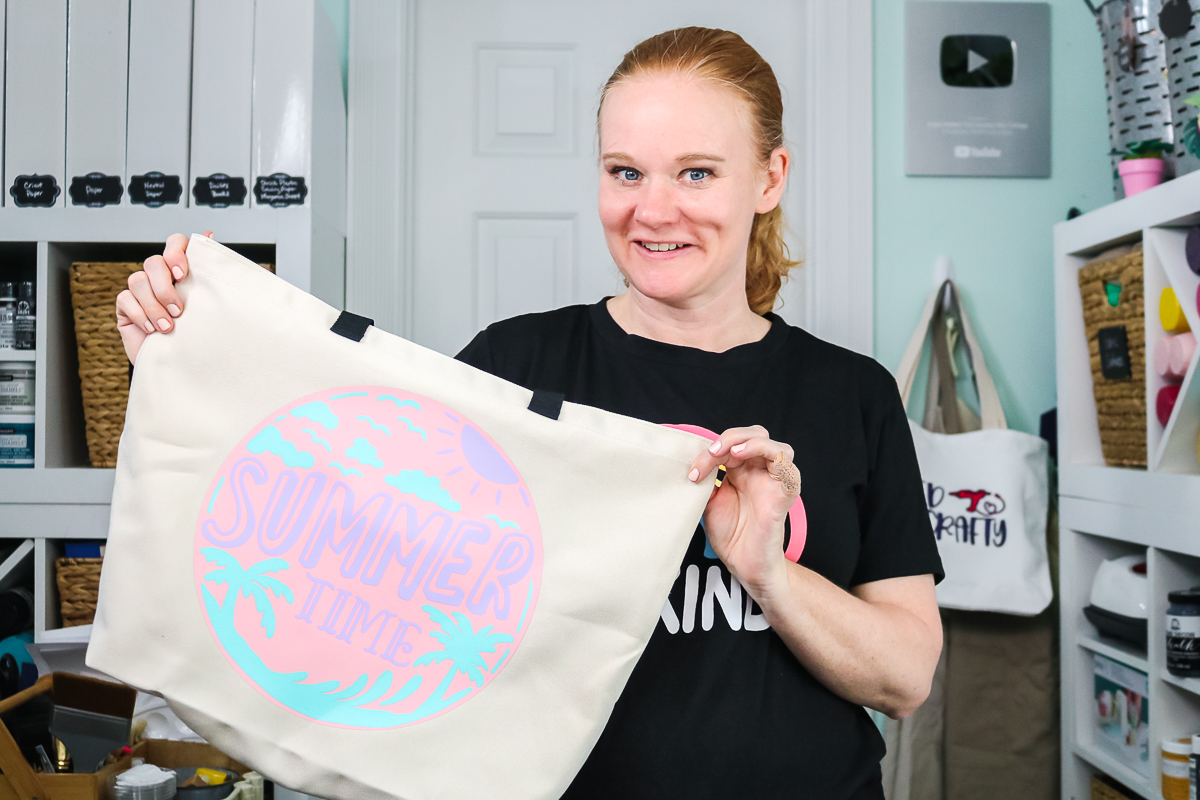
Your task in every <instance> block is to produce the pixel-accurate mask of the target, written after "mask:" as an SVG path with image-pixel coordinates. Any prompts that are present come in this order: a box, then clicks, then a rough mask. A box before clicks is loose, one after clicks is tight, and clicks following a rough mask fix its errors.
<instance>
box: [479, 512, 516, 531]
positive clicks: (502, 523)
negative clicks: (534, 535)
mask: <svg viewBox="0 0 1200 800" xmlns="http://www.w3.org/2000/svg"><path fill="white" fill-rule="evenodd" d="M484 519H491V520H495V521H496V525H497V526H498V527H499V528H500V530H504V529H505V528H512V529H514V530H518V531H519V530H521V526H520V525H518V524H517V523H515V522H513V521H512V520H509V519H500V517H498V516H496V515H495V514H488V515H487V516H486V517H484Z"/></svg>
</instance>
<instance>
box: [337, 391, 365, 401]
mask: <svg viewBox="0 0 1200 800" xmlns="http://www.w3.org/2000/svg"><path fill="white" fill-rule="evenodd" d="M366 396H367V393H366V392H346V393H345V394H335V395H333V396H332V397H330V398H329V399H330V400H341V399H342V398H343V397H366Z"/></svg>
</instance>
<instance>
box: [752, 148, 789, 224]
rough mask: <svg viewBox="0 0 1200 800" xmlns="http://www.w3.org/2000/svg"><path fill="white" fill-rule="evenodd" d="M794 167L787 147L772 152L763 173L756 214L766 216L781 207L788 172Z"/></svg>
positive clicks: (755, 209) (755, 208)
mask: <svg viewBox="0 0 1200 800" xmlns="http://www.w3.org/2000/svg"><path fill="white" fill-rule="evenodd" d="M791 166H792V155H791V153H789V152H788V151H787V148H786V147H776V148H775V149H774V150H772V151H771V157H770V158H769V159H768V160H767V169H766V170H765V171H764V172H763V178H764V180H763V182H762V186H761V190H762V194H761V195H759V198H758V203H757V204H756V205H755V207H754V213H756V214H765V213H767V212H768V211H770V210H771V209H773V208H775V206H777V205H779V200H780V198H782V197H783V189H784V187H785V186H786V185H787V176H788V170H789V169H791Z"/></svg>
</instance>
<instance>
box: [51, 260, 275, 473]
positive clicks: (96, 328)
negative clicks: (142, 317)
mask: <svg viewBox="0 0 1200 800" xmlns="http://www.w3.org/2000/svg"><path fill="white" fill-rule="evenodd" d="M261 266H262V267H263V268H265V269H268V270H270V271H271V272H274V271H275V265H274V264H262V265H261ZM141 268H142V264H141V263H140V262H139V263H125V262H76V263H74V264H72V265H71V305H72V306H73V307H74V309H75V341H76V344H77V345H78V348H79V382H80V387H81V388H82V390H83V418H84V423H85V425H86V431H87V445H88V456H89V460H90V461H91V462H92V466H93V467H115V466H116V465H117V445H118V444H119V443H120V441H121V431H122V430H124V428H125V406H126V405H127V404H128V402H129V376H130V372H129V359H128V358H127V357H126V356H125V347H124V346H123V345H122V344H121V334H120V333H118V332H117V318H116V303H117V295H119V294H120V293H121V292H122V291H124V290H125V288H126V286H127V285H128V282H129V276H130V274H132V273H134V272H137V271H138V270H140V269H141Z"/></svg>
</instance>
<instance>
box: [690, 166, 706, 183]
mask: <svg viewBox="0 0 1200 800" xmlns="http://www.w3.org/2000/svg"><path fill="white" fill-rule="evenodd" d="M709 174H710V171H709V170H707V169H689V170H688V171H687V176H688V180H691V181H702V180H704V179H705V178H707V177H708V176H709Z"/></svg>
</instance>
